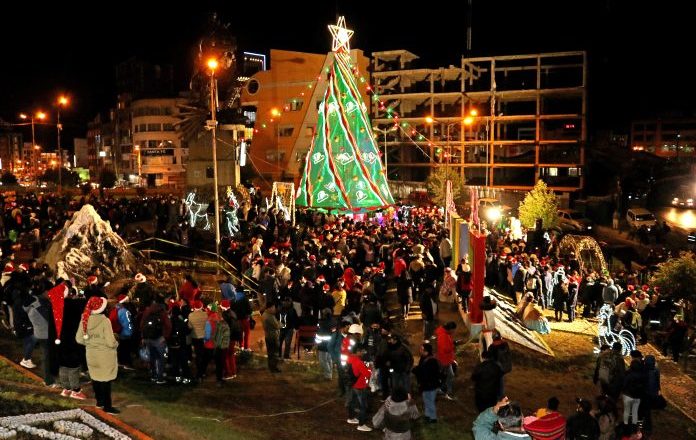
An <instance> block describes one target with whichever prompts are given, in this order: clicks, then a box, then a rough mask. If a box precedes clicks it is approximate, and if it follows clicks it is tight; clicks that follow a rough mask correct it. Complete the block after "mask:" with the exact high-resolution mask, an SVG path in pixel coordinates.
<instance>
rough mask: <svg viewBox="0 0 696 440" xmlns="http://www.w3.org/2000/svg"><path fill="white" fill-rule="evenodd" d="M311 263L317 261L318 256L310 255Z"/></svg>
mask: <svg viewBox="0 0 696 440" xmlns="http://www.w3.org/2000/svg"><path fill="white" fill-rule="evenodd" d="M309 261H317V256H316V255H310V256H309Z"/></svg>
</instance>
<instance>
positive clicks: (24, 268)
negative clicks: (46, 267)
mask: <svg viewBox="0 0 696 440" xmlns="http://www.w3.org/2000/svg"><path fill="white" fill-rule="evenodd" d="M19 268H20V269H22V270H23V271H25V272H27V271H28V270H29V265H28V264H27V263H22V264H20V265H19Z"/></svg>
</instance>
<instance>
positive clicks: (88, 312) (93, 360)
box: [75, 296, 120, 414]
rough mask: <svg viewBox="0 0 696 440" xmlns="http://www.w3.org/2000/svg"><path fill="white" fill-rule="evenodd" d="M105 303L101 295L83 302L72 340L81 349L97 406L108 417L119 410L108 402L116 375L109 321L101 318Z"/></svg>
mask: <svg viewBox="0 0 696 440" xmlns="http://www.w3.org/2000/svg"><path fill="white" fill-rule="evenodd" d="M106 304H107V300H106V298H102V297H101V296H93V297H91V298H90V299H89V300H88V301H87V305H86V306H85V309H84V311H83V313H82V320H81V322H80V325H79V326H78V328H77V333H76V334H75V341H76V342H77V343H78V344H81V345H84V346H85V349H86V356H87V368H88V370H89V377H90V379H91V380H92V388H93V389H94V396H95V397H96V399H97V406H98V407H100V408H102V409H103V410H104V411H105V412H107V413H109V414H118V413H120V411H119V410H118V409H116V408H114V407H113V404H112V400H111V383H112V382H113V381H114V380H116V376H117V375H118V359H117V355H116V348H117V347H118V342H117V341H116V337H115V336H114V331H113V329H112V328H111V322H110V321H109V318H107V317H106V316H105V315H104V310H106Z"/></svg>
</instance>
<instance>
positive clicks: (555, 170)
mask: <svg viewBox="0 0 696 440" xmlns="http://www.w3.org/2000/svg"><path fill="white" fill-rule="evenodd" d="M549 176H551V177H556V176H558V168H549Z"/></svg>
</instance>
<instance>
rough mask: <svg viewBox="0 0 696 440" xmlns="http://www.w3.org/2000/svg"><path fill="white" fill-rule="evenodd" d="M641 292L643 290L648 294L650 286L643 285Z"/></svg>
mask: <svg viewBox="0 0 696 440" xmlns="http://www.w3.org/2000/svg"><path fill="white" fill-rule="evenodd" d="M640 290H642V291H643V292H647V291H648V290H650V286H648V285H647V284H643V285H642V286H641V288H640Z"/></svg>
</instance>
